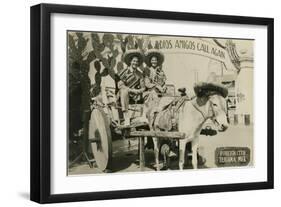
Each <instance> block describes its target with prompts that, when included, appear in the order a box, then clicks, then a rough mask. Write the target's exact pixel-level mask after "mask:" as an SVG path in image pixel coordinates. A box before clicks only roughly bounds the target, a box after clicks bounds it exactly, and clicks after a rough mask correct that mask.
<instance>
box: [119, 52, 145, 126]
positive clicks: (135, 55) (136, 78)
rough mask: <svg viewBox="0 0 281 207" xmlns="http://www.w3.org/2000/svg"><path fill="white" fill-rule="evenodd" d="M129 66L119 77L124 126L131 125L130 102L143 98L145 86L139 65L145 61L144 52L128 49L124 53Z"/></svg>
mask: <svg viewBox="0 0 281 207" xmlns="http://www.w3.org/2000/svg"><path fill="white" fill-rule="evenodd" d="M124 62H125V63H126V64H127V66H128V67H127V68H125V69H123V70H122V71H120V72H119V73H118V74H117V75H116V77H117V88H118V93H117V98H120V103H121V109H122V112H123V116H124V126H129V125H130V115H129V112H128V110H129V102H130V100H132V101H134V103H137V102H138V101H140V99H141V98H142V97H141V95H142V93H143V91H144V90H145V88H144V81H143V73H142V71H141V70H140V69H139V66H140V65H141V64H142V62H143V56H142V53H141V52H140V51H138V50H128V51H127V52H126V53H125V54H124Z"/></svg>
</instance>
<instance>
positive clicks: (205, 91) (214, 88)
mask: <svg viewBox="0 0 281 207" xmlns="http://www.w3.org/2000/svg"><path fill="white" fill-rule="evenodd" d="M194 92H195V94H196V96H198V97H202V96H205V95H212V94H219V95H221V96H222V97H224V98H226V97H227V95H228V89H227V88H226V87H225V86H224V85H222V84H220V83H208V82H200V83H196V84H195V85H194Z"/></svg>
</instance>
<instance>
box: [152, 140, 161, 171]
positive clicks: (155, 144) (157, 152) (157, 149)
mask: <svg viewBox="0 0 281 207" xmlns="http://www.w3.org/2000/svg"><path fill="white" fill-rule="evenodd" d="M152 139H153V144H154V156H155V165H156V170H157V171H159V170H160V166H159V147H160V146H159V145H160V144H159V139H158V138H157V137H153V138H152Z"/></svg>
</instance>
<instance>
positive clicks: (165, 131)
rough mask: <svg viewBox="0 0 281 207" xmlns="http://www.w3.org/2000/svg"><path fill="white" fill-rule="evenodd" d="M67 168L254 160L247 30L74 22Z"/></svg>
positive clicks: (158, 167) (77, 171)
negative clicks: (184, 32) (191, 31)
mask: <svg viewBox="0 0 281 207" xmlns="http://www.w3.org/2000/svg"><path fill="white" fill-rule="evenodd" d="M66 35H67V79H68V86H67V90H68V91H67V102H68V106H67V125H68V126H67V134H68V136H67V153H68V154H67V155H66V156H67V160H68V167H67V175H68V176H72V175H91V174H100V173H133V172H146V173H152V172H157V171H160V172H161V171H170V170H196V169H197V170H203V169H204V170H208V169H210V168H212V169H213V168H242V167H244V168H245V167H254V166H255V157H254V141H255V139H254V133H253V125H254V123H255V120H254V116H253V109H254V103H253V102H254V101H253V100H254V94H253V91H254V90H253V85H254V44H255V40H254V39H237V38H235V39H233V38H230V37H200V36H198V37H197V36H171V35H165V34H159V35H155V34H133V33H131V34H125V33H111V32H96V31H72V30H69V31H67V33H66Z"/></svg>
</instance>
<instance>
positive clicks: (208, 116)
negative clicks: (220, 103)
mask: <svg viewBox="0 0 281 207" xmlns="http://www.w3.org/2000/svg"><path fill="white" fill-rule="evenodd" d="M191 104H192V106H193V107H194V108H195V109H196V110H197V111H198V112H199V113H200V114H201V115H202V117H203V119H204V120H207V119H209V118H213V117H214V116H215V112H214V109H213V107H212V106H210V108H209V110H208V114H207V115H206V114H205V113H204V112H203V111H202V110H201V109H200V108H199V107H198V106H197V104H194V103H193V102H191ZM210 111H211V113H212V115H209V112H210ZM213 121H214V120H213Z"/></svg>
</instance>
